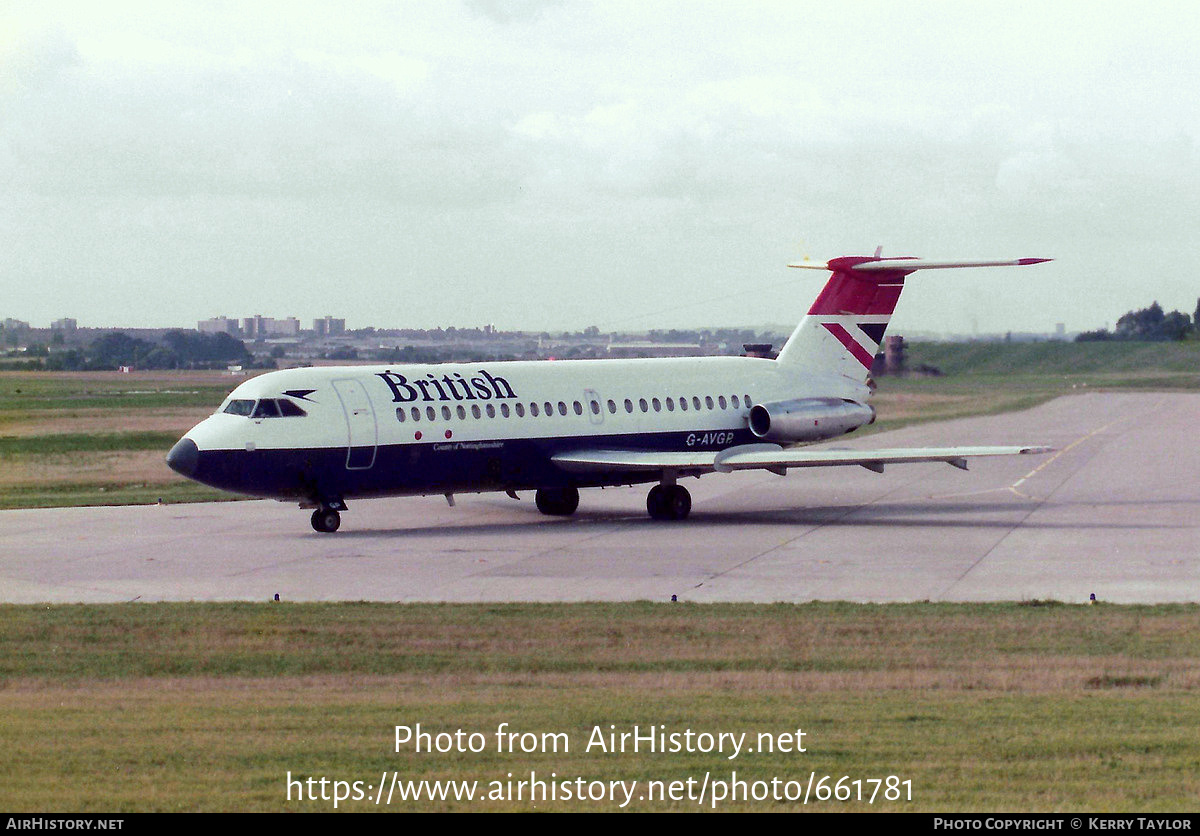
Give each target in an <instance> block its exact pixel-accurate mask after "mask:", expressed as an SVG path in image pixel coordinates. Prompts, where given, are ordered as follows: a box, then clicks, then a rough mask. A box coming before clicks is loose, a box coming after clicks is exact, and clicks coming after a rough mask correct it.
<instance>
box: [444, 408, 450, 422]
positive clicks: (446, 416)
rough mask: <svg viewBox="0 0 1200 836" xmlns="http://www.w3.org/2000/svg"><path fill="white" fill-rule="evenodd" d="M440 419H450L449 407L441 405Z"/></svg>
mask: <svg viewBox="0 0 1200 836" xmlns="http://www.w3.org/2000/svg"><path fill="white" fill-rule="evenodd" d="M442 420H443V421H449V420H450V407H448V406H443V407H442Z"/></svg>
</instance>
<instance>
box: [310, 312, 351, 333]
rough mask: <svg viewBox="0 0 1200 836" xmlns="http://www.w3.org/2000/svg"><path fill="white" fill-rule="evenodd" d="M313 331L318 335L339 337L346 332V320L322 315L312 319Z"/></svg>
mask: <svg viewBox="0 0 1200 836" xmlns="http://www.w3.org/2000/svg"><path fill="white" fill-rule="evenodd" d="M313 331H315V332H316V333H317V336H319V337H340V336H341V335H342V334H345V333H346V320H344V319H335V318H334V317H332V316H324V317H321V318H320V319H314V320H313Z"/></svg>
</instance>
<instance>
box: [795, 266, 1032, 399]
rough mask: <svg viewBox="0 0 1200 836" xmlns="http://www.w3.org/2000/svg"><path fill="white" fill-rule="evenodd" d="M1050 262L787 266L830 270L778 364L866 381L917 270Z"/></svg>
mask: <svg viewBox="0 0 1200 836" xmlns="http://www.w3.org/2000/svg"><path fill="white" fill-rule="evenodd" d="M1043 261H1050V259H1048V258H1019V259H1014V260H1008V261H927V260H924V259H918V258H880V257H879V251H878V250H876V252H875V255H874V256H846V257H844V258H835V259H833V260H831V261H830V262H829V263H827V264H813V263H809V262H804V263H800V264H789V265H788V266H789V267H803V268H808V269H813V270H829V271H831V272H832V273H833V275H832V276H830V278H829V281H828V282H826V284H825V288H824V289H823V290H822V291H821V294H820V295H819V296H818V297H817V299H816V301H815V302H813V305H812V307H811V308H810V309H809V311H808V315H807V316H806V317H804V319H803V320H801V322H800V324H799V325H798V326H797V327H796V330H795V331H794V332H793V333H792V336H791V337H790V338H789V339H788V341H787V343H786V344H785V345H784V347H783V350H781V351H780V352H779V357H778V359H777V362H779V363H781V364H785V365H788V364H802V365H803V366H805V367H806V370H808V371H813V372H818V373H826V374H841V375H844V376H846V377H849V378H853V379H855V380H866V378H867V375H868V373H869V372H870V371H871V363H872V362H873V361H874V359H875V354H876V353H877V352H878V351H879V347H880V345H881V344H882V343H883V335H884V332H886V331H887V326H888V322H889V321H891V318H892V312H893V311H894V310H895V309H896V302H897V301H898V300H899V299H900V291H902V290H903V289H904V278H905V276H907V275H908V274H910V273H913V272H916V271H917V270H940V269H945V268H951V267H1020V266H1025V265H1028V264H1039V263H1041V262H1043Z"/></svg>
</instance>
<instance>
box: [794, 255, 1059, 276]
mask: <svg viewBox="0 0 1200 836" xmlns="http://www.w3.org/2000/svg"><path fill="white" fill-rule="evenodd" d="M836 260H837V261H843V259H836ZM1053 260H1054V259H1051V258H1016V259H1007V260H1004V261H930V260H927V259H923V258H879V259H874V258H873V259H865V260H863V261H862V262H861V263H859V264H852V265H837V264H834V263H833V262H829V263H828V264H819V263H816V262H812V261H802V262H797V263H794V264H789V265H788V267H801V268H804V269H806V270H834V269H838V268H839V267H840V268H841V269H849V270H853V271H854V272H855V273H881V272H900V271H902V272H905V273H911V272H912V271H914V270H945V269H948V268H952V267H1026V266H1028V265H1030V264H1042V263H1044V262H1047V261H1053Z"/></svg>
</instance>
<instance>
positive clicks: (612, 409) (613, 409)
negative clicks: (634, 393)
mask: <svg viewBox="0 0 1200 836" xmlns="http://www.w3.org/2000/svg"><path fill="white" fill-rule="evenodd" d="M608 414H609V415H616V414H617V404H616V402H615V401H613V400H612V398H609V400H608Z"/></svg>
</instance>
